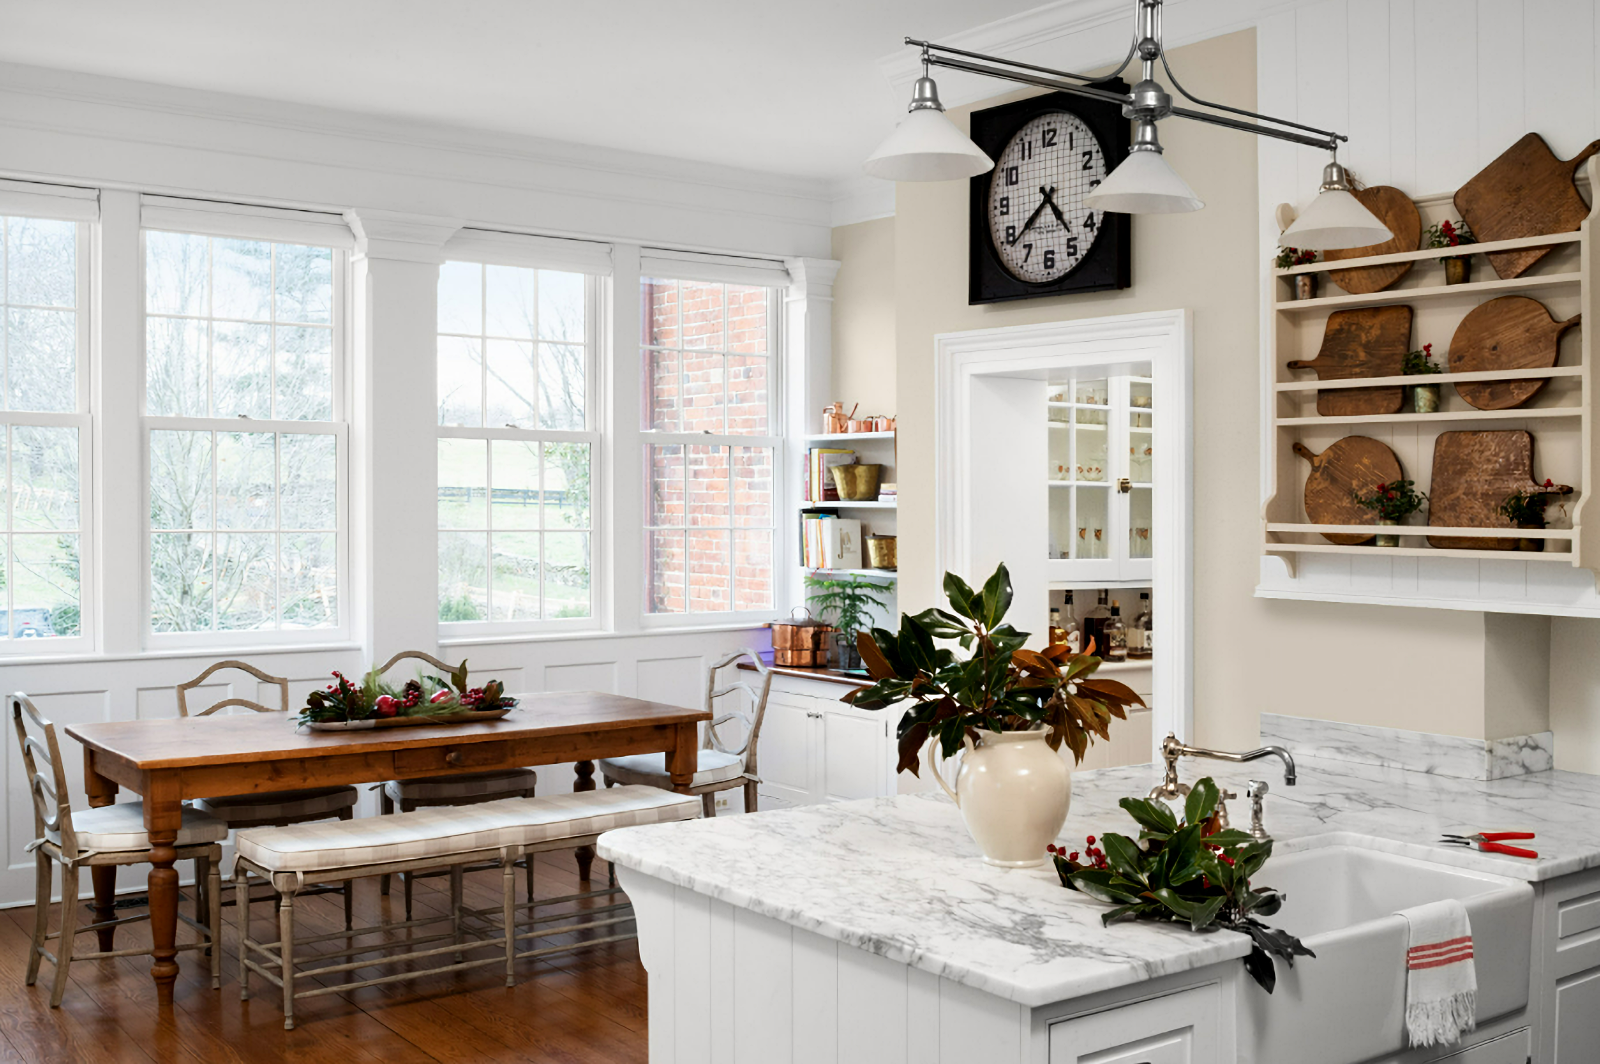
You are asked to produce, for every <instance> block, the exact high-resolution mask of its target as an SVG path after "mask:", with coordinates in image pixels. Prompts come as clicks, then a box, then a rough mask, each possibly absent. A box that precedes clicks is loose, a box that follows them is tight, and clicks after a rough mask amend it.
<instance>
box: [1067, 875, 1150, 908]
mask: <svg viewBox="0 0 1600 1064" xmlns="http://www.w3.org/2000/svg"><path fill="white" fill-rule="evenodd" d="M1071 875H1072V885H1073V887H1074V888H1076V889H1077V890H1080V891H1082V892H1083V893H1085V894H1087V895H1089V897H1091V898H1093V899H1094V900H1096V901H1103V902H1108V903H1110V904H1113V905H1127V904H1129V903H1137V902H1138V901H1139V895H1138V894H1137V893H1134V892H1132V891H1129V890H1126V889H1123V888H1121V887H1118V886H1115V885H1114V881H1115V879H1116V877H1115V876H1114V875H1113V874H1112V873H1111V872H1110V871H1109V870H1107V869H1104V868H1085V869H1082V870H1080V871H1077V872H1073V873H1071Z"/></svg>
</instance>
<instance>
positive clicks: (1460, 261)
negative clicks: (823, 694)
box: [1444, 255, 1472, 284]
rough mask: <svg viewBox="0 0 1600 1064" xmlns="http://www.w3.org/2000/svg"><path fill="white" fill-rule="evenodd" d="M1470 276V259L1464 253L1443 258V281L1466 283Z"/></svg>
mask: <svg viewBox="0 0 1600 1064" xmlns="http://www.w3.org/2000/svg"><path fill="white" fill-rule="evenodd" d="M1471 276H1472V260H1471V259H1469V258H1467V257H1466V256H1465V255H1462V256H1459V257H1456V258H1449V259H1445V260H1444V283H1445V284H1466V283H1467V279H1468V278H1469V277H1471Z"/></svg>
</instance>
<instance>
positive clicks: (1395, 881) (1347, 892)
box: [1239, 843, 1533, 1064]
mask: <svg viewBox="0 0 1600 1064" xmlns="http://www.w3.org/2000/svg"><path fill="white" fill-rule="evenodd" d="M1255 885H1256V886H1258V887H1262V886H1270V887H1275V888H1277V889H1278V890H1280V891H1282V892H1283V894H1284V904H1283V908H1282V909H1281V910H1280V911H1279V912H1278V913H1277V914H1276V915H1274V916H1272V917H1270V918H1268V920H1267V921H1266V922H1267V923H1269V924H1272V925H1273V926H1275V927H1281V928H1283V929H1284V930H1285V931H1288V932H1289V933H1290V934H1292V935H1296V936H1298V937H1299V938H1300V939H1301V941H1303V942H1304V943H1305V944H1306V945H1307V946H1308V947H1309V948H1311V949H1312V950H1314V951H1315V952H1316V954H1317V956H1316V958H1315V959H1313V958H1310V957H1302V958H1299V959H1297V960H1296V962H1295V967H1294V968H1293V970H1290V969H1289V967H1288V966H1287V965H1286V964H1284V963H1283V962H1282V961H1281V960H1280V961H1278V962H1277V965H1278V985H1277V989H1276V990H1275V992H1274V993H1273V994H1271V995H1270V996H1269V995H1268V994H1267V993H1266V992H1265V991H1263V990H1262V989H1261V988H1260V987H1258V986H1256V984H1255V982H1254V981H1252V980H1249V979H1246V980H1244V994H1243V997H1242V998H1241V1002H1240V1008H1241V1013H1242V1016H1241V1023H1240V1038H1239V1043H1240V1049H1241V1051H1242V1053H1241V1055H1242V1056H1244V1053H1247V1052H1248V1050H1249V1047H1250V1046H1251V1044H1252V1042H1253V1044H1254V1056H1253V1058H1251V1057H1249V1056H1244V1059H1246V1060H1249V1059H1253V1060H1254V1061H1255V1062H1256V1064H1282V1062H1286V1061H1294V1062H1295V1064H1356V1062H1359V1061H1364V1060H1369V1059H1370V1058H1372V1057H1375V1056H1378V1055H1379V1054H1382V1053H1391V1052H1394V1051H1396V1050H1400V1049H1404V1048H1406V1047H1407V1045H1408V1041H1407V1039H1406V1033H1405V1008H1406V970H1405V958H1406V948H1407V941H1406V940H1407V931H1408V926H1407V924H1406V921H1405V918H1404V917H1401V916H1397V915H1395V913H1396V912H1398V911H1399V910H1401V909H1407V908H1410V907H1411V906H1413V905H1421V904H1423V903H1425V902H1430V901H1439V900H1441V899H1444V898H1459V899H1461V901H1462V902H1463V903H1464V904H1465V905H1466V907H1467V916H1468V918H1469V920H1470V921H1471V923H1472V937H1473V952H1474V955H1475V957H1476V960H1477V978H1478V1022H1479V1023H1480V1024H1482V1023H1483V1022H1484V1021H1486V1020H1489V1019H1492V1018H1494V1017H1496V1016H1501V1015H1504V1014H1505V1013H1508V1012H1512V1011H1514V1010H1517V1009H1521V1008H1524V1007H1526V1006H1527V1004H1528V968H1529V963H1530V951H1531V942H1532V931H1533V887H1532V886H1531V885H1529V884H1528V883H1525V882H1522V881H1520V880H1515V879H1506V878H1503V877H1501V876H1494V875H1487V874H1484V873H1481V872H1468V871H1464V870H1462V869H1459V868H1450V867H1446V866H1443V865H1436V864H1429V863H1428V862H1426V861H1417V860H1413V859H1411V858H1408V857H1396V856H1394V855H1392V854H1386V853H1378V852H1376V851H1374V850H1369V849H1363V848H1361V846H1360V845H1359V844H1358V843H1357V844H1336V845H1327V846H1322V847H1319V848H1317V849H1310V850H1304V851H1301V852H1298V853H1280V854H1274V855H1273V857H1272V858H1271V859H1270V860H1269V861H1268V862H1267V865H1266V868H1265V869H1263V870H1262V872H1261V873H1260V874H1259V875H1258V876H1256V878H1255Z"/></svg>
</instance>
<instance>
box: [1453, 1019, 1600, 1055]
mask: <svg viewBox="0 0 1600 1064" xmlns="http://www.w3.org/2000/svg"><path fill="white" fill-rule="evenodd" d="M1591 1048H1592V1047H1591ZM1532 1052H1533V1049H1532V1039H1531V1038H1529V1031H1528V1028H1526V1027H1524V1028H1522V1029H1521V1030H1518V1031H1512V1032H1511V1033H1510V1034H1507V1035H1501V1036H1500V1037H1499V1038H1495V1039H1491V1040H1490V1041H1487V1042H1481V1043H1479V1044H1478V1045H1475V1046H1473V1047H1472V1048H1471V1049H1463V1050H1462V1051H1461V1052H1459V1053H1451V1054H1450V1055H1449V1056H1447V1057H1440V1058H1438V1061H1437V1064H1528V1061H1529V1060H1530V1059H1532V1057H1531V1054H1532ZM1576 1059H1579V1060H1593V1059H1594V1054H1593V1053H1589V1054H1586V1055H1584V1056H1581V1057H1578V1058H1576Z"/></svg>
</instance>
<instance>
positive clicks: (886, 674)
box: [856, 632, 895, 680]
mask: <svg viewBox="0 0 1600 1064" xmlns="http://www.w3.org/2000/svg"><path fill="white" fill-rule="evenodd" d="M856 651H857V652H858V653H859V654H860V655H861V663H862V664H863V665H865V666H866V667H867V675H868V676H871V677H872V678H873V679H874V680H887V679H890V678H891V677H893V676H894V675H895V671H894V666H892V665H890V664H889V659H888V658H886V657H884V656H883V651H881V650H879V649H878V641H877V640H876V639H874V638H872V635H871V633H869V632H857V633H856Z"/></svg>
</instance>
